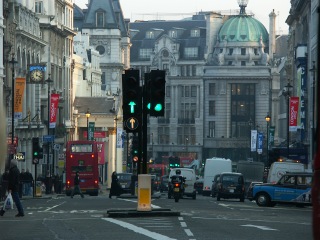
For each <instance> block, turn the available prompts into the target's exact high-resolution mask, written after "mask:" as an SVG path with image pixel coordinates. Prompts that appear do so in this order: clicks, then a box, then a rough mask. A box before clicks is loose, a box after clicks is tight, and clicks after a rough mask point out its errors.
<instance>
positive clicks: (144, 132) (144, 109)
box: [139, 79, 148, 174]
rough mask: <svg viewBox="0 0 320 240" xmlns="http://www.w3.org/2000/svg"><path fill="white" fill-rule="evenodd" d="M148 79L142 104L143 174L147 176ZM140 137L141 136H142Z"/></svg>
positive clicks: (143, 91)
mask: <svg viewBox="0 0 320 240" xmlns="http://www.w3.org/2000/svg"><path fill="white" fill-rule="evenodd" d="M146 81H147V79H144V84H143V85H142V96H143V104H142V134H140V135H141V136H142V173H143V174H147V173H148V168H147V155H148V151H147V135H148V132H147V131H148V128H147V124H148V121H147V106H146V104H147V101H146V99H147V84H146ZM140 135H139V136H140Z"/></svg>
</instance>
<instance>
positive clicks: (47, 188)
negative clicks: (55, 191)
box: [45, 170, 52, 194]
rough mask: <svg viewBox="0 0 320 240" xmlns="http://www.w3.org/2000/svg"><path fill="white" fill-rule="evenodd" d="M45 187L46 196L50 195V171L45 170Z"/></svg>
mask: <svg viewBox="0 0 320 240" xmlns="http://www.w3.org/2000/svg"><path fill="white" fill-rule="evenodd" d="M45 185H46V194H51V193H52V178H51V174H50V171H49V170H47V175H46V178H45Z"/></svg>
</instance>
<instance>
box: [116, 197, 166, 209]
mask: <svg viewBox="0 0 320 240" xmlns="http://www.w3.org/2000/svg"><path fill="white" fill-rule="evenodd" d="M117 199H118V200H122V201H127V202H134V203H138V201H137V200H132V199H125V198H117ZM151 208H161V207H159V206H157V205H153V204H151Z"/></svg>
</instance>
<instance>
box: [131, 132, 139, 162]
mask: <svg viewBox="0 0 320 240" xmlns="http://www.w3.org/2000/svg"><path fill="white" fill-rule="evenodd" d="M131 156H132V160H133V161H134V162H138V160H139V138H138V136H132V149H131Z"/></svg>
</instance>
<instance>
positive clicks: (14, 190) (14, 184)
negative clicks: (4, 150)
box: [0, 159, 24, 217]
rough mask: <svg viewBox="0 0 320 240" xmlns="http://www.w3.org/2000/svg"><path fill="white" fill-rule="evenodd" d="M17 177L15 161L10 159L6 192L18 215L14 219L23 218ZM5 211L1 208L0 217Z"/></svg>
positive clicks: (17, 171)
mask: <svg viewBox="0 0 320 240" xmlns="http://www.w3.org/2000/svg"><path fill="white" fill-rule="evenodd" d="M19 175H20V171H19V169H18V167H17V160H15V159H12V160H11V162H10V169H9V182H8V191H9V193H11V195H12V198H13V201H14V203H15V204H16V207H17V209H18V214H17V215H16V217H23V216H24V211H23V207H22V204H21V202H20V198H19ZM4 213H5V210H4V209H3V207H2V208H1V210H0V216H3V214H4Z"/></svg>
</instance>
